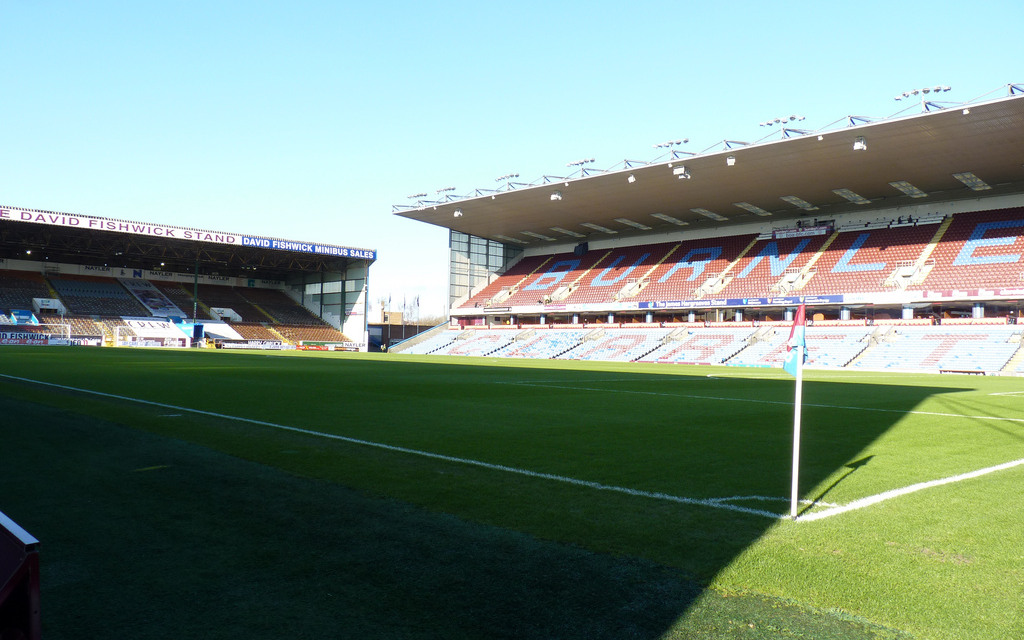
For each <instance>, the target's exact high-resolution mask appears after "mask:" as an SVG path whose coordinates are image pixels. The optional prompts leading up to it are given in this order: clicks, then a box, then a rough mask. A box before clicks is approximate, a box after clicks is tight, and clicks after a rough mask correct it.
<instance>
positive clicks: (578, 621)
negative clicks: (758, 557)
mask: <svg viewBox="0 0 1024 640" xmlns="http://www.w3.org/2000/svg"><path fill="white" fill-rule="evenodd" d="M377 366H380V363H377ZM456 368H458V367H456ZM507 372H508V370H507V369H504V368H503V369H501V374H502V375H507ZM474 375H475V376H480V375H486V374H485V372H482V371H480V370H479V368H478V369H477V371H476V372H475V373H474ZM578 376H582V377H586V378H588V379H593V381H596V382H600V376H599V375H596V374H586V375H585V376H584V374H578ZM616 378H617V379H620V380H621V379H622V378H630V379H632V378H635V379H636V381H637V382H642V381H643V380H644V376H642V375H636V374H630V375H624V374H621V373H618V374H616ZM806 384H807V386H806V388H805V398H808V399H809V400H808V401H811V400H813V399H814V398H824V397H829V395H828V394H829V392H828V389H827V387H828V385H827V383H806ZM769 386H770V387H772V388H771V389H769V390H768V391H767V392H766V393H774V392H775V391H777V390H778V389H781V388H785V389H791V384H790V385H786V384H785V383H781V382H780V383H779V384H777V385H769ZM869 387H870V388H869ZM948 391H950V390H949V389H936V388H925V387H902V388H900V390H899V391H898V392H894V394H893V402H894V403H895V405H894V406H899V407H902V408H904V409H906V410H909V409H912V408H913V407H914V406H916V405H917V404H918V403H919V402H920V401H922V400H923V399H924V398H925V397H927V396H929V395H931V394H934V393H939V392H948ZM730 392H731V391H730ZM860 392H863V393H866V394H868V396H867V397H873V398H874V399H875V400H878V399H879V395H880V394H885V393H890V391H888V390H886V389H885V388H880V387H879V388H875V387H871V386H870V385H862V386H861V389H860ZM646 409H647V410H650V407H646ZM0 414H2V415H4V416H7V419H5V420H4V422H3V424H2V425H0V438H2V440H3V442H4V443H5V445H4V447H3V452H2V453H0V465H2V469H3V474H2V476H0V496H3V502H0V509H3V510H4V511H6V512H7V513H8V515H11V516H12V517H14V518H15V519H16V520H18V521H20V522H21V524H23V525H24V526H26V528H28V529H29V530H30V531H31V532H32V533H33V534H34V535H36V536H37V537H38V538H40V539H41V540H42V541H43V547H42V549H43V555H42V557H43V585H44V600H43V605H44V615H43V619H44V631H45V636H46V637H47V638H49V639H54V638H57V639H59V638H81V637H104V636H107V637H109V636H110V635H114V636H116V637H132V638H137V639H145V638H164V637H169V636H174V637H203V638H240V637H245V638H279V637H282V636H284V637H292V638H349V637H352V638H356V637H358V638H641V639H652V640H653V639H655V638H662V637H688V638H690V637H692V638H716V637H768V636H758V635H756V634H755V635H751V634H752V629H753V628H754V626H753V624H752V623H750V624H748V620H747V619H746V618H744V616H750V615H754V616H768V617H771V616H776V617H777V616H780V615H785V616H787V621H786V623H785V627H786V628H785V629H783V630H781V631H780V630H779V629H778V628H776V630H775V632H774V633H773V634H772V637H807V636H814V637H821V638H827V637H831V638H857V637H864V638H870V637H876V633H875V630H873V629H872V627H871V626H870V625H867V624H861V623H857V622H851V621H840V620H836V619H834V618H831V617H829V616H827V615H821V614H818V613H815V612H811V611H798V612H797V614H795V615H794V614H793V612H792V610H791V609H792V608H793V607H791V606H790V605H783V604H781V603H779V602H767V603H762V604H757V603H756V602H755V603H754V604H753V605H750V606H752V607H753V608H752V609H751V608H750V606H747V608H746V609H741V610H739V611H737V610H736V609H735V608H734V607H733V605H732V603H730V602H727V599H719V600H716V598H717V596H713V595H711V596H709V594H708V593H706V592H705V590H704V589H703V588H702V587H701V586H700V585H701V581H702V580H704V579H707V577H708V576H713V575H714V573H715V572H717V571H718V570H721V569H723V568H724V567H725V566H727V565H728V563H729V562H730V561H731V560H732V559H733V558H734V557H735V556H736V555H738V554H739V553H741V552H742V551H743V549H745V548H746V547H747V546H749V545H750V544H752V543H753V542H755V541H756V540H757V539H758V537H760V535H762V534H763V533H764V532H765V531H766V530H767V529H768V527H770V526H772V525H773V524H774V523H775V521H773V520H771V519H768V518H758V517H754V516H750V515H746V514H729V515H728V517H720V515H721V514H719V513H717V512H716V513H713V514H710V515H709V514H708V513H707V512H708V511H711V510H707V509H703V510H702V508H699V507H684V506H680V505H671V504H669V505H664V504H656V503H655V502H652V501H643V500H639V501H638V500H636V499H628V502H629V505H628V506H626V500H627V499H626V498H618V497H614V498H611V499H609V502H611V503H614V502H615V501H616V500H622V501H623V502H622V505H623V506H622V508H621V510H620V511H619V512H618V513H619V519H618V521H617V522H611V523H609V522H608V520H609V518H608V517H604V515H600V517H594V518H593V519H592V522H593V527H594V529H593V531H592V533H593V536H594V537H595V538H598V539H601V538H603V537H606V536H610V535H612V533H611V530H612V529H615V528H616V527H619V528H621V527H627V528H628V527H630V526H636V527H638V528H643V527H645V526H653V523H654V522H655V521H656V520H658V519H660V518H662V516H664V517H666V518H668V519H670V520H671V523H670V524H671V526H672V527H679V531H678V539H677V540H675V541H674V544H676V545H678V546H682V547H686V551H685V552H684V553H685V554H688V555H689V556H691V557H693V558H694V562H693V565H694V567H698V568H697V569H694V570H693V571H692V572H690V573H684V572H683V571H680V570H677V569H673V568H669V567H666V566H664V565H661V564H658V563H656V562H654V561H652V560H644V559H638V558H636V557H635V556H633V555H612V554H606V553H594V552H591V551H587V550H584V549H582V548H580V547H576V546H572V545H566V544H558V543H554V542H548V541H544V540H541V539H539V538H537V537H534V536H531V535H527V534H525V533H519V532H516V531H513V530H512V529H511V528H508V527H495V526H487V525H483V524H477V523H475V522H470V521H467V520H463V519H459V518H456V517H454V516H449V515H443V514H438V513H435V512H430V511H426V510H423V509H419V508H416V507H413V506H410V505H408V504H406V503H402V502H397V501H392V500H384V499H377V498H371V497H367V496H366V495H364V494H363V493H360V492H357V491H353V490H350V489H347V488H344V487H341V486H339V485H338V484H336V483H333V482H327V481H318V480H312V479H308V478H304V477H298V476H296V475H290V474H288V473H285V472H283V471H281V470H279V469H276V468H274V467H271V466H266V465H261V464H257V463H254V462H247V461H244V460H240V459H238V458H235V457H232V456H229V455H225V454H223V453H219V452H216V451H213V450H210V449H207V448H204V447H201V446H198V445H195V444H190V443H187V442H183V441H179V440H175V439H170V438H165V437H162V436H159V435H153V434H148V433H144V432H141V431H138V430H135V429H130V428H127V427H124V426H120V425H117V424H112V423H109V422H104V421H102V420H100V419H97V418H93V417H87V416H83V415H80V414H77V413H75V412H69V411H66V410H61V409H58V408H54V407H49V406H44V405H39V404H32V403H29V402H26V401H23V400H17V399H14V398H12V397H10V396H6V395H2V394H0ZM898 417H899V413H898V412H894V413H891V414H887V413H877V414H870V415H869V417H868V419H860V420H858V421H857V426H856V428H842V429H830V430H829V431H828V433H827V434H823V433H819V434H818V435H811V436H810V437H809V438H808V441H807V444H806V446H805V455H807V456H808V457H813V463H810V464H807V465H805V466H804V474H803V477H802V480H801V486H802V487H811V486H816V485H817V484H819V483H820V482H822V481H823V480H825V479H826V478H827V477H829V475H831V474H832V473H833V472H834V471H835V470H837V469H841V468H843V467H844V466H847V467H850V470H849V472H847V474H846V475H845V476H843V477H842V478H840V479H839V480H837V481H836V483H834V484H833V487H830V488H829V489H826V490H825V491H824V492H822V494H821V495H819V496H818V498H817V499H818V500H821V499H822V498H823V497H824V496H825V495H826V494H827V493H828V492H829V491H830V490H831V489H832V488H834V486H835V484H838V483H839V482H841V481H842V480H843V479H844V478H845V477H847V476H848V475H849V474H851V473H853V472H854V471H856V470H857V469H859V468H862V467H863V466H864V464H866V463H867V461H868V460H869V459H870V457H868V458H864V459H861V460H858V461H856V462H853V463H850V462H848V461H849V460H850V458H851V457H853V456H854V455H856V453H857V452H859V451H861V450H862V449H863V448H864V447H865V446H866V445H867V444H869V443H870V442H871V441H873V440H874V439H875V438H877V437H878V436H879V435H880V434H881V433H883V432H884V430H885V429H886V428H888V426H890V425H891V423H892V422H893V421H894V420H895V419H897V418H898ZM741 419H744V420H746V419H749V416H747V417H742V418H741ZM805 424H806V422H805ZM777 449H778V450H775V449H772V450H770V451H761V452H760V453H761V454H762V455H761V456H760V458H761V461H760V462H759V464H763V465H764V466H765V468H779V467H780V465H781V468H787V465H788V459H787V458H786V455H785V452H786V450H787V449H788V442H787V440H786V439H785V438H781V442H780V445H779V446H778V447H777ZM367 457H371V458H372V455H371V454H367ZM431 473H437V472H436V471H432V472H431ZM468 481H470V484H471V481H472V478H469V479H468ZM786 482H787V479H786V478H785V477H783V478H782V482H781V484H782V485H785V484H786ZM512 490H513V491H518V490H519V489H518V488H513V489H512ZM566 491H567V492H570V493H571V492H575V491H586V489H579V488H575V487H574V488H571V489H566ZM567 495H568V494H567ZM492 498H493V496H490V495H489V496H486V499H492ZM510 499H513V500H515V499H521V500H522V501H523V502H522V504H516V505H514V506H512V507H510V509H524V508H526V507H524V506H523V505H524V504H526V503H528V502H529V496H518V497H516V498H510ZM566 500H571V498H570V497H567V498H566ZM572 507H573V505H572V504H568V503H566V504H565V505H563V507H562V508H564V509H565V513H566V515H565V517H566V518H567V519H572V518H573V517H574V516H573V515H572V514H571V513H570V512H571V511H572ZM610 508H611V509H612V510H614V509H619V508H620V507H618V506H616V505H612V506H611V507H610ZM631 509H632V510H631ZM471 511H472V510H470V512H471ZM678 512H685V515H679V513H678ZM539 517H540V518H542V519H543V518H551V517H552V516H551V514H550V513H549V514H542V515H541V516H539ZM634 518H635V525H631V520H632V519H634ZM612 519H614V516H612ZM582 520H584V521H586V520H587V518H586V517H583V518H582ZM523 528H524V529H525V530H530V529H531V527H530V526H524V527H523ZM636 535H637V539H638V540H642V539H643V536H642V533H638V534H636ZM598 546H599V547H600V545H598ZM608 546H612V547H614V546H615V544H614V543H612V544H610V545H608ZM657 556H658V553H657V552H655V553H652V554H650V555H649V556H648V557H657ZM695 577H696V580H695V579H694V578H695ZM786 607H789V608H790V611H788V612H785V609H786ZM780 611H781V613H780ZM687 612H689V616H688V618H689V619H691V622H689V623H686V624H688V625H689V626H688V627H680V626H679V625H680V620H681V619H682V618H683V616H684V615H685V614H687ZM788 616H792V619H790V618H789V617H788ZM694 621H695V622H694ZM758 621H759V622H761V621H762V620H761V619H760V618H759V620H758ZM769 626H770V625H769ZM894 635H895V634H893V632H891V631H887V635H886V637H893V636H894Z"/></svg>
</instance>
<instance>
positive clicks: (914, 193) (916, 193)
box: [889, 180, 928, 198]
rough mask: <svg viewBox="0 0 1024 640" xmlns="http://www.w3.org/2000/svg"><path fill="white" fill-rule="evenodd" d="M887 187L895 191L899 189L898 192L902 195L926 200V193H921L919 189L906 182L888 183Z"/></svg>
mask: <svg viewBox="0 0 1024 640" xmlns="http://www.w3.org/2000/svg"><path fill="white" fill-rule="evenodd" d="M889 186H890V187H893V188H895V189H899V190H900V191H902V192H903V193H905V194H907V195H908V196H910V197H911V198H927V197H928V194H927V193H925V192H924V191H921V190H920V189H918V188H917V187H915V186H914V185H912V184H910V183H909V182H907V181H906V180H897V181H895V182H890V183H889Z"/></svg>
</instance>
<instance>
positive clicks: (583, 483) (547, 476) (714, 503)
mask: <svg viewBox="0 0 1024 640" xmlns="http://www.w3.org/2000/svg"><path fill="white" fill-rule="evenodd" d="M0 378H7V379H9V380H18V381H20V382H27V383H30V384H38V385H43V386H47V387H54V388H57V389H64V390H66V391H74V392H77V393H87V394H90V395H94V396H101V397H104V398H113V399H115V400H124V401H126V402H135V403H138V404H145V405H149V406H153V407H161V408H163V409H174V410H176V411H187V412H189V413H195V414H199V415H204V416H210V417H214V418H221V419H224V420H235V421H238V422H247V423H249V424H256V425H260V426H263V427H269V428H271V429H280V430H282V431H291V432H294V433H301V434H304V435H308V436H314V437H318V438H327V439H330V440H339V441H342V442H348V443H350V444H357V445H362V446H366V447H375V448H377V449H384V450H387V451H395V452H399V453H405V454H409V455H415V456H422V457H425V458H432V459H435V460H444V461H445V462H454V463H458V464H465V465H470V466H474V467H481V468H484V469H490V470H492V471H503V472H506V473H514V474H517V475H521V476H527V477H530V478H540V479H543V480H554V481H556V482H562V483H565V484H571V485H575V486H578V487H588V488H590V489H598V490H600V491H611V492H614V493H623V494H626V495H630V496H637V497H641V498H652V499H655V500H667V501H670V502H677V503H680V504H692V505H698V506H703V507H710V508H712V509H724V510H727V511H738V512H740V513H749V514H752V515H758V516H764V517H767V518H772V519H777V518H781V517H782V514H778V513H773V512H771V511H765V510H763V509H753V508H750V507H744V506H740V505H735V504H728V503H726V502H723V501H724V500H734V499H765V498H760V497H758V496H749V497H747V498H741V497H737V498H718V499H715V498H708V499H699V498H684V497H682V496H673V495H671V494H667V493H660V492H656V491H642V490H639V489H628V488H626V487H617V486H615V485H608V484H601V483H600V482H593V481H591V480H579V479H577V478H569V477H567V476H560V475H555V474H552V473H542V472H540V471H530V470H529V469H520V468H518V467H509V466H506V465H502V464H493V463H490V462H482V461H480V460H473V459H470V458H458V457H455V456H447V455H444V454H441V453H432V452H430V451H421V450H419V449H409V448H407V447H399V446H395V445H390V444H383V443H381V442H373V441H371V440H360V439H358V438H350V437H348V436H342V435H337V434H334V433H324V432H322V431H313V430H311V429H302V428H300V427H290V426H288V425H283V424H277V423H274V422H267V421H265V420H255V419H253V418H243V417H240V416H232V415H227V414H224V413H216V412H214V411H204V410H202V409H190V408H189V407H182V406H178V405H173V404H167V403H164V402H155V401H153V400H142V399H140V398H132V397H130V396H122V395H117V394H115V393H106V392H103V391H93V390H91V389H82V388H79V387H71V386H68V385H63V384H57V383H54V382H44V381H42V380H33V379H31V378H22V377H19V376H12V375H7V374H4V373H0ZM767 499H771V498H767Z"/></svg>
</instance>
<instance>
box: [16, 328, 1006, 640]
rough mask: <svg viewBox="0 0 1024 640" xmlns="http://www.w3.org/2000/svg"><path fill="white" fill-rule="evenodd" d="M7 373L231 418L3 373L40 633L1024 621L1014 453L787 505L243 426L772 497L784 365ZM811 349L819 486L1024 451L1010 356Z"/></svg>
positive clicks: (731, 632) (179, 362) (62, 356)
mask: <svg viewBox="0 0 1024 640" xmlns="http://www.w3.org/2000/svg"><path fill="white" fill-rule="evenodd" d="M0 373H3V374H7V375H11V376H19V377H24V378H27V379H31V380H39V381H47V382H51V383H54V384H61V385H67V386H71V387H75V388H82V389H88V390H92V391H99V392H104V393H108V394H116V395H119V396H124V397H126V398H136V399H144V400H148V401H150V402H154V403H164V404H167V405H174V406H178V407H185V408H188V409H195V410H199V411H206V412H210V413H214V414H218V415H205V414H197V413H193V412H188V411H181V410H177V409H172V408H168V407H160V406H154V405H147V404H139V403H134V402H130V401H126V400H121V399H115V398H111V397H104V396H96V395H89V394H82V393H77V392H73V391H68V390H58V389H55V388H53V387H44V386H41V385H37V384H29V383H23V382H17V381H13V380H11V379H7V378H0V402H2V403H3V406H2V407H0V410H2V412H3V415H4V416H5V418H4V420H3V423H2V426H0V437H2V438H3V440H2V441H3V442H4V446H3V449H2V452H0V464H2V468H3V469H4V471H3V472H2V474H0V510H3V511H5V512H6V513H8V515H10V516H12V517H14V518H15V519H16V520H17V521H19V522H20V523H21V524H22V525H23V526H25V527H26V528H27V529H28V530H29V531H30V532H32V533H33V534H34V535H36V536H37V537H39V538H40V539H41V540H42V541H43V547H42V548H43V603H44V630H45V631H46V635H47V637H55V638H61V637H69V638H70V637H84V636H91V635H96V634H98V633H100V632H101V630H102V625H104V624H106V625H111V626H113V627H114V628H115V629H116V630H117V632H116V633H115V635H120V636H131V637H138V638H145V637H154V638H155V637H166V636H167V635H168V631H169V629H175V631H176V633H177V632H178V631H180V630H182V629H190V630H192V631H193V633H196V634H198V635H201V636H202V637H225V638H227V637H277V636H278V635H280V634H283V633H288V634H289V635H293V636H297V637H364V638H365V637H410V638H412V637H416V638H420V637H439V638H440V637H444V638H458V637H465V638H475V637H491V638H493V637H508V638H523V637H534V638H549V637H559V638H572V637H578V638H595V637H607V638H620V637H636V638H660V637H665V638H691V637H693V638H718V637H735V638H751V637H765V638H768V637H794V638H795V637H807V638H847V637H866V638H889V637H901V635H903V634H905V635H907V636H909V637H923V638H974V637H979V638H1002V637H1007V638H1009V637H1014V634H1016V633H1017V632H1018V630H1019V629H1020V625H1021V623H1022V622H1024V620H1022V616H1024V614H1022V609H1021V607H1020V602H1021V601H1022V598H1024V588H1022V586H1021V585H1022V584H1024V557H1022V554H1021V551H1020V549H1021V548H1024V544H1022V543H1024V530H1022V528H1021V527H1020V526H1019V523H1020V522H1022V521H1024V506H1022V504H1021V501H1020V500H1019V499H1018V498H1017V495H1018V494H1019V487H1020V483H1021V481H1022V479H1024V467H1021V466H1018V467H1015V468H1013V469H1009V470H1006V471H1002V472H998V473H993V474H990V475H986V476H983V477H980V478H975V479H972V480H966V481H963V482H958V483H955V484H949V485H944V486H940V487H935V488H931V489H927V490H924V491H920V492H917V493H913V494H909V495H905V496H901V497H898V498H894V499H892V500H888V501H885V502H882V503H880V504H876V505H873V506H870V507H867V508H864V509H859V510H855V511H850V512H847V513H842V514H839V515H835V516H832V517H828V518H824V519H822V520H817V521H814V522H796V523H793V522H790V521H788V520H785V519H773V518H767V517H764V516H759V515H752V514H749V513H742V512H737V511H729V510H722V509H713V508H709V507H708V506H703V505H696V504H685V503H680V502H674V501H671V500H664V499H659V498H657V497H652V496H651V495H629V494H625V493H621V492H616V491H608V490H601V489H597V488H593V487H587V486H579V485H574V484H568V483H565V482H559V481H557V480H553V479H549V478H542V477H535V476H528V475H522V474H517V473H511V472H507V471H501V470H496V469H494V468H486V467H481V466H475V465H470V464H465V463H463V462H459V461H456V460H442V459H438V458H435V457H426V456H422V455H414V454H411V453H407V452H401V451H395V450H393V449H385V448H380V447H374V446H368V445H366V444H360V443H358V442H353V441H352V440H340V439H331V438H327V437H323V436H318V435H314V434H308V433H298V432H295V431H288V430H283V429H280V428H275V427H273V426H269V425H267V424H256V423H254V422H252V421H261V422H264V423H272V424H274V425H283V426H288V427H295V428H299V429H305V430H309V431H312V432H317V433H323V434H335V435H338V436H343V437H345V438H349V439H354V440H358V441H365V442H370V443H379V444H383V445H388V446H391V447H401V448H407V449H412V450H417V451H424V452H429V453H434V454H440V455H444V456H450V457H452V458H460V459H467V460H474V461H481V462H485V463H488V464H492V465H503V466H507V467H511V468H515V469H520V470H527V471H531V472H537V473H543V474H551V475H553V476H559V477H564V478H571V479H577V480H584V481H590V482H594V483H600V484H602V485H607V486H613V487H622V488H627V489H634V490H638V491H642V492H649V493H650V494H667V495H670V496H679V497H685V498H691V499H708V498H712V499H713V498H724V497H729V496H768V497H775V498H779V501H778V502H765V501H760V500H745V501H739V502H738V504H742V505H744V506H749V507H754V508H757V509H768V510H771V511H775V512H778V513H783V512H785V511H787V510H788V504H787V503H786V502H785V500H784V499H785V497H786V496H787V495H788V492H789V469H790V448H791V430H792V415H793V407H792V404H791V402H792V396H793V380H792V378H789V377H788V376H785V375H784V374H782V373H781V372H778V371H773V370H764V369H749V370H742V369H735V368H709V367H676V366H670V367H665V366H659V365H650V366H646V365H621V364H608V363H603V364H602V363H573V362H551V361H543V362H533V361H527V362H522V361H499V360H493V359H466V358H417V357H403V356H399V355H398V354H390V355H387V356H382V357H381V356H368V355H358V354H345V355H343V354H317V355H312V356H310V355H298V354H274V355H271V354H249V353H243V354H234V353H232V354H228V353H220V352H195V351H190V352H182V351H158V350H154V351H150V350H114V349H104V350H99V349H84V348H80V349H73V348H16V347H15V348H5V349H4V350H3V351H2V352H0ZM806 373H807V375H806V380H805V387H804V399H805V406H804V411H803V423H804V438H803V455H802V461H803V462H802V473H801V493H802V495H803V497H804V498H807V499H818V500H819V501H820V502H823V503H832V504H848V503H850V502H852V501H854V500H857V499H860V498H864V497H866V496H872V495H875V494H879V493H881V492H884V491H888V490H892V489H897V488H900V487H905V486H909V485H913V484H915V483H919V482H925V481H930V480H935V479H938V478H944V477H949V476H952V475H956V474H960V473H965V472H969V471H973V470H976V469H980V468H984V467H988V466H992V465H996V464H1000V463H1004V462H1008V461H1011V460H1017V459H1021V458H1024V423H1022V422H1020V421H1019V420H1018V421H1013V420H993V419H990V418H999V417H1002V418H1020V417H1021V416H1022V414H1021V412H1020V407H1021V405H1022V404H1024V395H991V394H993V393H1006V392H1013V391H1016V390H1017V389H1019V388H1020V382H1019V378H1018V379H1014V378H981V377H967V376H963V377H962V376H954V377H945V376H942V377H940V376H910V375H903V376H895V375H892V374H887V375H880V374H868V373H850V372H816V371H808V372H806ZM709 374H710V375H709ZM910 412H915V413H910ZM224 416H232V417H237V418H246V419H248V420H250V421H248V422H246V421H241V420H234V419H228V418H226V417H224ZM854 463H856V464H854ZM823 508H824V507H821V506H818V507H814V508H809V509H808V510H807V513H813V512H817V511H820V510H821V509H823ZM126 591H127V592H128V594H129V595H126V593H125V592H126ZM189 603H192V604H189ZM183 611H187V612H188V615H187V616H186V617H187V618H188V623H187V625H186V626H182V625H183V622H182V614H183ZM83 630H88V632H83Z"/></svg>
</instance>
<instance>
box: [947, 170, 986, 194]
mask: <svg viewBox="0 0 1024 640" xmlns="http://www.w3.org/2000/svg"><path fill="white" fill-rule="evenodd" d="M953 177H954V178H956V179H957V180H959V181H960V182H962V183H964V184H965V185H967V186H968V187H970V188H971V189H972V190H974V191H985V190H987V189H991V188H992V187H991V185H989V184H988V183H986V182H985V181H984V180H982V179H981V178H979V177H978V176H976V175H974V174H973V173H971V172H970V171H964V172H961V173H954V174H953Z"/></svg>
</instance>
